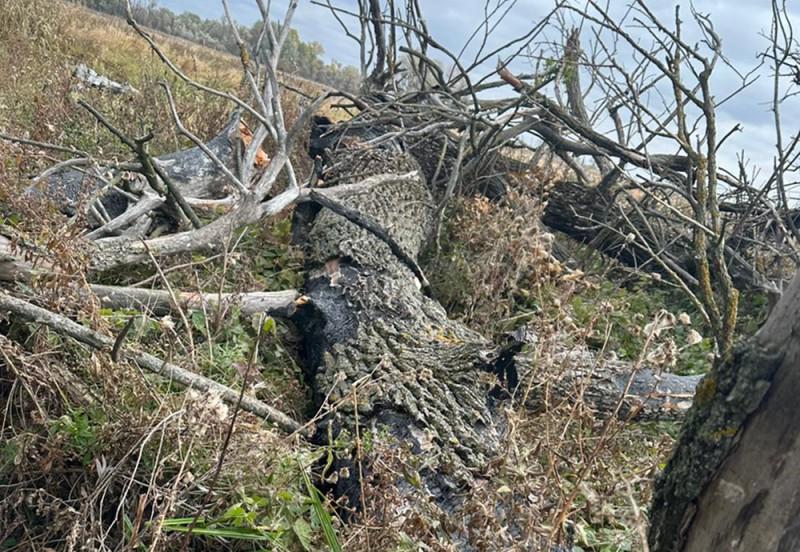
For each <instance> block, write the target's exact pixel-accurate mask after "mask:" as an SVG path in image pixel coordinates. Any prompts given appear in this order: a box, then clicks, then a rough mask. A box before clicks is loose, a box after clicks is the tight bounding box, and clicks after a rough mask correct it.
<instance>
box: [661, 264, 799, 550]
mask: <svg viewBox="0 0 800 552" xmlns="http://www.w3.org/2000/svg"><path fill="white" fill-rule="evenodd" d="M799 315H800V276H797V275H796V276H795V278H794V280H793V282H792V284H791V286H790V287H789V289H788V290H787V291H786V292H785V294H784V296H783V297H782V298H781V300H780V302H779V303H778V305H777V306H776V308H775V309H774V311H773V313H772V314H771V316H770V317H769V319H768V320H767V322H766V323H765V325H764V326H763V327H762V328H761V330H760V331H759V332H758V333H757V334H756V335H755V337H753V338H752V339H750V340H748V341H746V342H744V343H743V344H741V345H740V346H739V347H738V348H737V349H736V350H735V352H734V354H733V355H732V357H731V358H730V359H728V360H726V361H725V362H721V363H719V364H718V365H717V366H716V367H715V368H714V370H713V371H712V372H711V373H710V374H708V375H707V376H706V377H705V378H704V379H703V380H702V381H701V382H700V384H699V385H698V389H697V394H696V398H695V404H694V406H693V407H692V409H691V410H690V412H689V414H688V416H687V419H686V422H685V424H684V427H683V431H682V434H681V437H680V440H679V442H678V445H677V447H676V448H675V450H674V452H673V454H672V457H671V459H670V461H669V463H668V464H667V467H666V469H665V471H664V474H663V475H662V476H661V478H660V479H659V481H658V482H657V485H656V492H655V497H654V501H653V507H652V514H651V522H652V525H651V528H650V535H649V538H650V543H651V545H652V550H653V551H655V552H667V551H669V552H673V551H698V552H700V551H703V552H704V551H707V550H726V551H750V550H777V551H781V552H788V551H790V550H798V549H800V526H798V521H797V520H798V515H800V481H799V480H798V474H800V439H798V437H800V422H799V421H798V420H800V418H799V417H798V415H799V414H800V411H798V402H797V396H798V394H799V393H800V371H798V361H799V360H800V338H798V336H799V335H800V316H799Z"/></svg>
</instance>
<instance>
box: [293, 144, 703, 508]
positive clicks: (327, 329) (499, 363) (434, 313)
mask: <svg viewBox="0 0 800 552" xmlns="http://www.w3.org/2000/svg"><path fill="white" fill-rule="evenodd" d="M336 156H337V158H336V164H335V165H334V167H336V168H335V169H334V170H333V171H332V172H331V173H329V177H330V181H331V182H335V183H336V185H335V186H333V187H331V188H329V189H327V190H324V191H325V192H326V193H331V194H334V193H335V194H336V198H337V201H341V202H342V204H344V205H346V206H347V207H349V208H350V209H352V210H356V211H358V212H360V213H362V214H363V215H365V216H366V217H368V218H370V219H371V220H372V221H374V222H376V223H377V224H379V225H380V226H381V227H382V228H384V229H385V230H386V231H387V232H388V233H389V234H390V235H391V237H392V238H393V239H394V240H395V241H396V242H397V243H398V244H399V245H400V246H401V247H402V248H403V249H404V251H405V252H406V253H407V255H408V256H410V257H412V258H416V257H417V256H418V255H419V253H420V252H421V250H422V249H423V247H424V246H425V244H426V241H427V239H428V236H429V233H430V231H431V229H432V228H433V225H434V218H435V217H434V213H435V206H434V204H433V201H432V193H431V190H430V189H429V187H428V184H427V182H426V179H425V178H424V177H423V176H422V174H423V171H421V170H420V167H419V165H418V163H417V162H416V160H415V159H414V158H412V157H411V156H409V155H408V154H407V153H397V152H394V151H391V150H388V149H366V150H346V151H340V152H336ZM349 174H350V175H353V176H348V175H349ZM365 177H366V178H365ZM336 188H340V189H339V190H338V191H337V190H336ZM294 230H295V232H294V233H295V235H296V236H302V238H303V241H304V247H305V251H306V283H305V289H304V294H305V300H304V301H301V303H304V304H303V305H302V306H300V307H299V308H298V311H297V312H296V314H295V316H294V322H295V324H296V326H297V328H298V330H299V332H300V334H301V335H302V336H303V347H302V356H303V360H304V364H305V369H306V373H307V378H308V380H309V382H310V385H311V387H312V389H313V393H314V397H315V403H316V406H317V407H325V406H327V407H329V408H327V413H326V414H325V416H324V417H323V419H322V421H321V422H320V423H318V424H317V431H316V439H317V441H318V443H319V444H325V443H328V442H330V441H333V440H335V441H337V442H339V443H341V442H347V441H348V438H349V439H350V440H353V441H355V442H357V441H358V435H359V432H362V433H361V434H362V435H363V432H367V431H369V430H370V428H372V430H374V431H378V432H380V430H381V429H383V430H384V431H385V434H388V435H390V436H391V437H390V438H392V439H396V440H397V442H398V443H400V444H401V446H404V447H407V449H408V450H409V451H410V453H411V454H412V455H417V457H418V458H420V460H421V461H420V465H421V466H423V467H422V468H421V469H420V470H419V474H420V478H421V481H420V485H421V487H422V492H421V493H420V494H419V495H418V496H419V497H424V498H422V499H423V500H426V501H429V500H430V498H431V497H432V498H433V501H434V502H435V503H436V504H437V505H438V506H440V507H444V508H446V509H449V508H453V507H457V505H458V502H459V499H458V498H457V497H458V496H459V495H461V493H460V492H459V490H464V489H466V488H469V486H470V484H471V483H472V481H473V479H474V478H475V477H478V476H479V474H480V472H481V470H482V469H483V468H484V467H485V466H486V465H487V463H488V462H489V461H490V460H491V459H492V458H493V457H495V456H496V455H497V454H498V452H499V450H500V446H499V445H500V443H501V440H502V437H503V432H504V428H505V423H504V418H503V416H502V413H501V411H502V409H496V408H495V405H496V403H497V400H502V399H503V398H507V397H509V396H510V395H513V392H514V388H515V386H516V385H517V384H518V383H519V382H520V381H521V380H522V381H524V380H525V379H526V369H528V370H529V369H530V363H529V362H528V363H527V364H526V361H525V360H524V358H518V359H516V362H515V359H514V355H513V352H517V351H519V349H520V348H521V347H517V348H516V349H515V350H514V351H512V354H511V355H507V354H504V353H506V352H507V351H498V350H496V349H495V348H494V346H493V344H492V343H491V342H489V341H488V340H487V339H485V338H484V337H483V336H481V335H480V334H478V333H476V332H475V331H473V330H471V329H469V328H467V327H466V326H464V325H463V324H461V323H459V322H456V321H453V320H450V319H449V318H448V317H447V313H446V312H445V310H444V309H443V308H442V306H441V305H440V304H439V303H437V302H436V301H435V300H433V299H432V298H430V297H428V296H426V295H425V293H424V292H423V291H424V290H423V287H422V286H421V284H420V280H419V279H418V278H417V277H415V274H414V272H413V271H412V270H411V269H409V267H408V264H407V263H404V262H401V260H399V259H398V257H397V255H395V254H394V253H393V252H392V250H391V249H390V247H389V246H388V245H387V244H386V242H385V241H384V240H381V239H378V238H376V237H375V235H374V234H373V233H371V232H368V231H367V230H365V229H363V228H361V227H359V226H357V225H356V224H354V223H353V222H351V221H350V220H348V219H346V218H344V217H342V216H340V215H338V214H335V213H334V212H333V211H331V210H329V209H326V208H322V209H320V208H316V209H313V208H307V209H301V210H299V211H298V213H296V216H295V229H294ZM573 353H575V352H573ZM487 355H488V357H489V359H488V360H487ZM493 355H494V356H493ZM564 365H565V369H564V375H563V378H562V383H563V385H558V386H556V389H555V390H554V391H555V394H557V395H559V396H560V397H562V398H566V399H567V400H569V396H570V395H571V394H574V392H575V389H576V388H578V387H580V386H581V385H586V386H587V388H589V389H590V390H589V391H588V392H587V393H586V397H588V400H589V402H590V403H592V404H594V405H595V407H596V408H597V409H598V411H599V412H600V413H601V414H602V415H618V416H624V417H629V416H630V417H633V416H640V417H642V418H647V419H653V418H659V417H661V418H675V417H676V416H680V415H681V411H682V410H683V409H686V408H688V406H686V405H688V400H689V399H690V398H691V395H692V393H693V389H694V384H695V383H696V381H697V380H696V379H695V378H692V377H689V378H681V377H677V376H675V377H664V378H660V377H657V376H655V375H654V374H653V373H652V372H650V371H649V370H641V371H640V372H637V371H635V370H633V371H632V370H631V366H630V365H624V366H620V365H613V364H609V365H603V363H600V362H597V359H595V358H594V357H592V355H590V354H588V355H587V354H570V352H568V351H565V356H564ZM503 390H505V391H506V392H502V391H503ZM498 391H501V392H498ZM528 406H531V407H533V408H539V407H541V406H542V398H541V397H531V404H530V405H528ZM332 448H333V447H332ZM337 450H338V451H339V452H338V454H339V455H340V456H339V458H337V460H336V461H335V462H331V463H328V466H327V467H326V469H325V470H323V471H324V473H323V474H322V477H321V478H322V480H323V481H325V480H327V481H331V478H330V477H329V476H330V475H331V474H333V473H339V472H344V473H347V474H348V475H349V477H341V476H337V477H334V478H333V479H334V480H335V482H334V483H331V485H332V487H333V491H334V493H335V494H336V495H337V496H347V499H348V503H349V505H350V506H351V507H355V508H359V507H361V506H362V503H361V501H362V494H361V493H362V491H363V490H364V482H363V480H362V479H361V478H360V477H359V473H361V474H362V475H363V474H364V473H365V472H364V470H368V465H367V464H368V463H367V461H366V459H365V458H363V457H362V456H360V452H359V451H358V446H357V445H356V446H354V447H353V448H352V449H345V450H342V449H341V447H338V448H337ZM423 458H424V461H423V460H422V459H423ZM361 460H363V461H361ZM342 468H345V469H344V470H342ZM402 487H403V485H402V482H398V488H402ZM405 488H406V492H405V493H404V496H405V497H406V498H407V499H408V500H409V501H413V498H412V494H413V489H411V488H410V487H409V486H408V485H405ZM401 493H402V491H401Z"/></svg>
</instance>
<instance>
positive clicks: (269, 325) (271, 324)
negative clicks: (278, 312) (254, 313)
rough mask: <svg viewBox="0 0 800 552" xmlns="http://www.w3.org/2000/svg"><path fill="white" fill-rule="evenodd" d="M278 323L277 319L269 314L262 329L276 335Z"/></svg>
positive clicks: (266, 332)
mask: <svg viewBox="0 0 800 552" xmlns="http://www.w3.org/2000/svg"><path fill="white" fill-rule="evenodd" d="M276 328H277V325H276V324H275V319H274V318H272V317H271V316H267V317H266V318H264V322H263V324H261V331H262V332H263V333H265V334H271V335H275V329H276Z"/></svg>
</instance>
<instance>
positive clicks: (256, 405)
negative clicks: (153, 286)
mask: <svg viewBox="0 0 800 552" xmlns="http://www.w3.org/2000/svg"><path fill="white" fill-rule="evenodd" d="M0 311H2V312H3V313H11V314H13V315H15V318H16V317H18V318H17V319H22V320H27V321H29V322H35V323H38V324H44V325H45V326H47V327H49V328H50V329H52V330H53V331H55V332H56V333H59V334H62V335H65V336H68V337H71V338H73V339H75V340H77V341H79V342H81V343H83V344H85V345H88V346H90V347H92V348H93V349H97V350H100V351H106V352H109V353H110V352H111V350H112V348H113V347H114V341H115V340H114V339H113V338H111V337H108V336H105V335H103V334H101V333H98V332H96V331H94V330H91V329H89V328H87V327H85V326H82V325H81V324H78V323H77V322H73V321H72V320H70V319H69V318H66V317H65V316H62V315H60V314H56V313H54V312H52V311H49V310H47V309H43V308H41V307H37V306H36V305H33V304H31V303H28V302H27V301H23V300H21V299H17V298H16V297H13V296H12V295H10V294H8V293H7V292H5V291H0ZM123 356H126V357H128V358H130V359H131V360H133V361H134V362H135V363H136V364H137V365H138V366H139V367H141V368H143V369H145V370H147V371H149V372H153V373H154V374H157V375H159V376H161V377H162V378H164V379H166V380H168V381H170V382H175V383H177V384H179V385H182V386H184V387H187V388H189V389H196V390H198V391H203V392H209V393H215V394H218V395H219V396H220V397H221V398H222V399H223V400H224V401H225V402H227V403H228V404H236V403H237V402H238V400H239V392H238V391H236V390H234V389H231V388H230V387H227V386H225V385H222V384H221V383H217V382H216V381H214V380H211V379H209V378H207V377H205V376H202V375H200V374H196V373H194V372H191V371H189V370H187V369H185V368H181V367H180V366H177V365H175V364H170V363H168V362H166V361H163V360H161V359H158V358H156V357H154V356H153V355H150V354H148V353H144V352H139V351H135V350H132V349H131V348H130V347H125V348H123ZM241 408H242V409H244V410H246V411H248V412H250V413H252V414H255V415H256V416H259V417H261V418H263V419H265V420H267V421H269V422H272V423H274V424H275V425H277V426H278V427H280V428H281V429H282V430H284V431H285V432H287V433H300V432H302V428H301V426H300V424H299V423H297V422H296V421H295V420H292V419H291V418H290V417H289V416H287V415H286V414H284V413H283V412H280V411H278V410H276V409H275V408H273V407H271V406H269V405H268V404H266V403H264V402H261V401H259V400H258V399H254V398H251V397H244V398H243V399H242V402H241Z"/></svg>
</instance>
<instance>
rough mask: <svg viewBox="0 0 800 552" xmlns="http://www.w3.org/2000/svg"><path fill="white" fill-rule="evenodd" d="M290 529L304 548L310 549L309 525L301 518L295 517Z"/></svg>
mask: <svg viewBox="0 0 800 552" xmlns="http://www.w3.org/2000/svg"><path fill="white" fill-rule="evenodd" d="M292 531H294V534H295V535H296V536H297V540H299V541H300V544H301V545H302V547H303V549H304V550H309V551H310V550H311V525H309V523H308V522H307V521H306V520H304V519H303V518H297V519H296V520H294V523H293V524H292Z"/></svg>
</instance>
